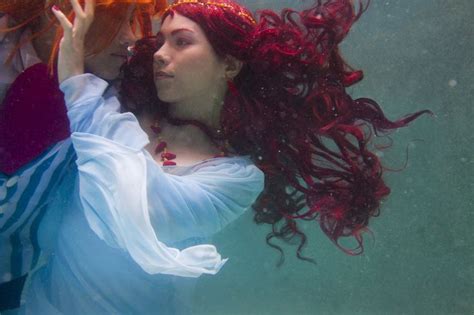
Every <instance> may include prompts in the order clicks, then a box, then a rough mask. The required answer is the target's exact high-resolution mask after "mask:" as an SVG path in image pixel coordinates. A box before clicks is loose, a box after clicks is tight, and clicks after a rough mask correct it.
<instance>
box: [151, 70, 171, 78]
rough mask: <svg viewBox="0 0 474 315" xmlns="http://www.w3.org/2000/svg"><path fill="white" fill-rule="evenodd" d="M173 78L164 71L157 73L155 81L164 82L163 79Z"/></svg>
mask: <svg viewBox="0 0 474 315" xmlns="http://www.w3.org/2000/svg"><path fill="white" fill-rule="evenodd" d="M172 77H173V76H172V75H171V74H169V73H166V72H164V71H159V72H156V73H155V79H157V80H162V79H169V78H172Z"/></svg>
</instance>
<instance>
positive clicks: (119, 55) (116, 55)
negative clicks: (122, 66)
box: [110, 54, 128, 59]
mask: <svg viewBox="0 0 474 315" xmlns="http://www.w3.org/2000/svg"><path fill="white" fill-rule="evenodd" d="M110 55H111V56H113V57H118V58H123V59H127V57H128V56H127V54H110Z"/></svg>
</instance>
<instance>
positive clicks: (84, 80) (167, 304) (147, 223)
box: [22, 74, 264, 314]
mask: <svg viewBox="0 0 474 315" xmlns="http://www.w3.org/2000/svg"><path fill="white" fill-rule="evenodd" d="M106 87H107V83H106V82H105V81H103V80H101V79H99V78H97V77H95V76H93V75H90V74H84V75H80V76H75V77H73V78H70V79H68V80H66V81H65V82H63V83H62V85H61V89H62V90H63V92H64V94H65V100H66V104H67V106H68V115H69V119H70V123H71V130H72V136H71V139H72V143H73V146H74V149H75V151H76V154H77V161H76V163H77V169H78V171H77V172H71V173H70V178H69V179H68V182H70V183H74V184H73V185H71V187H70V188H69V189H70V191H69V192H67V191H65V192H64V193H63V194H62V195H63V198H58V200H56V202H58V203H60V204H61V205H62V208H63V209H64V213H63V221H62V222H61V226H60V228H59V235H58V237H57V244H56V247H55V248H54V249H53V251H54V255H52V256H51V259H50V260H49V261H48V263H47V264H46V265H45V266H44V267H43V268H41V269H40V270H38V271H37V272H36V273H35V274H34V275H33V276H32V277H31V279H30V282H29V285H28V289H27V290H26V292H25V296H24V300H25V302H26V304H25V305H24V307H23V309H22V312H23V313H24V314H125V313H126V314H173V313H177V312H178V309H179V308H180V307H183V305H181V304H183V303H184V304H186V303H188V302H190V301H189V299H188V300H186V299H183V294H182V292H183V290H182V289H183V288H185V287H188V288H190V287H192V286H193V283H194V282H193V278H196V277H199V276H200V275H202V274H216V273H217V272H218V271H219V270H220V269H221V267H222V266H223V264H224V263H225V262H226V259H222V258H221V256H220V254H219V253H218V252H217V250H216V248H215V247H214V246H213V245H210V244H204V242H205V241H206V238H208V237H209V236H211V235H212V234H214V233H216V232H218V231H219V230H220V229H222V228H223V227H224V226H226V225H227V224H228V223H229V222H231V221H232V220H235V219H236V218H237V217H238V216H240V215H241V214H242V213H243V212H244V211H245V210H247V209H248V208H249V207H250V206H251V204H252V203H253V202H254V201H255V199H256V198H257V196H258V195H259V194H260V192H261V191H262V189H263V184H264V175H263V173H262V172H261V171H260V170H259V169H258V168H257V167H256V166H255V165H253V164H252V162H251V161H250V159H249V158H248V157H229V158H214V159H209V160H205V161H202V162H200V163H197V164H195V165H192V166H186V167H179V166H168V167H162V166H160V165H158V164H157V163H156V162H155V161H154V160H153V157H152V156H151V155H150V154H149V153H148V152H147V151H146V150H145V148H144V147H145V145H146V144H148V138H147V135H146V134H145V133H144V132H143V130H142V129H141V128H140V126H139V124H138V122H137V120H136V118H135V117H134V116H133V114H131V113H120V112H119V109H120V105H119V103H118V101H117V100H116V99H115V98H109V99H107V100H104V99H103V98H102V94H103V91H104V90H105V88H106ZM64 189H68V188H64Z"/></svg>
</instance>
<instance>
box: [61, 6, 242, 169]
mask: <svg viewBox="0 0 474 315" xmlns="http://www.w3.org/2000/svg"><path fill="white" fill-rule="evenodd" d="M71 4H72V5H73V8H74V10H75V12H76V20H75V21H74V24H72V23H71V22H69V21H68V20H67V18H66V17H65V16H64V15H63V14H62V13H61V12H60V11H54V13H55V15H56V17H57V18H58V20H59V21H60V23H61V25H62V27H63V28H64V38H63V40H62V41H61V46H60V52H59V59H58V75H59V80H60V82H62V81H64V80H65V79H67V78H69V77H72V76H74V75H79V74H82V73H84V34H85V33H86V32H87V30H88V28H89V27H90V25H91V23H92V21H93V18H94V1H93V0H86V1H85V7H84V8H82V7H81V6H80V4H79V3H78V1H77V0H71ZM158 40H159V43H160V45H161V46H160V48H159V50H158V51H157V52H156V53H155V54H154V66H153V71H154V74H155V85H156V87H157V90H158V97H159V98H160V99H161V100H162V101H164V102H167V103H169V104H170V114H171V115H172V116H173V117H176V118H181V119H195V120H199V121H201V122H203V123H205V124H207V125H208V126H209V127H211V128H218V126H219V119H220V110H221V108H222V104H223V101H224V96H225V94H226V92H227V80H230V79H232V78H234V77H235V76H236V75H237V74H238V73H239V71H240V69H241V67H242V63H241V62H240V61H238V60H236V59H235V58H233V57H230V56H227V57H224V58H222V57H219V56H217V55H216V53H215V52H214V50H213V48H212V46H211V45H210V43H209V41H208V40H207V38H206V36H205V34H204V32H203V31H202V29H201V28H200V27H199V25H197V24H196V23H195V22H193V21H192V20H190V19H188V18H186V17H184V16H180V15H178V14H175V15H174V16H173V17H171V16H169V17H167V18H166V19H165V21H164V22H163V25H162V27H161V30H160V32H159V34H158ZM137 118H138V120H139V122H140V125H141V127H142V129H143V130H144V131H145V132H146V133H147V134H148V137H149V139H150V144H149V145H148V146H147V149H148V150H149V152H150V153H151V154H152V155H153V156H155V154H154V152H153V151H154V148H155V147H156V145H157V144H158V138H157V136H156V135H155V134H154V133H153V131H152V130H151V128H150V126H151V125H153V122H154V119H155V117H154V116H153V115H151V114H149V113H144V114H142V115H141V116H139V117H137ZM160 126H161V129H162V132H161V134H160V136H161V137H162V139H163V140H165V141H166V142H167V144H168V150H169V151H170V152H173V153H175V154H176V155H177V158H176V159H175V160H173V161H175V162H176V163H177V165H181V166H186V165H191V164H194V163H196V162H199V161H202V160H206V159H209V158H212V157H214V156H215V155H217V154H219V153H220V151H219V149H218V148H217V147H215V146H214V145H213V144H212V142H211V141H210V139H208V138H207V136H206V135H205V134H204V132H202V131H201V130H200V129H199V128H197V127H195V126H192V125H188V126H173V125H171V124H169V123H167V122H166V120H163V121H160ZM155 160H156V161H157V162H158V163H160V164H161V163H162V162H161V157H160V156H159V155H156V156H155Z"/></svg>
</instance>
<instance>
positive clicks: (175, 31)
mask: <svg viewBox="0 0 474 315" xmlns="http://www.w3.org/2000/svg"><path fill="white" fill-rule="evenodd" d="M181 32H190V33H194V31H193V30H190V29H189V28H178V29H175V30H173V31H171V35H172V36H174V35H176V34H177V33H181ZM156 35H157V36H158V35H163V32H162V31H159V32H158V34H156Z"/></svg>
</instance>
